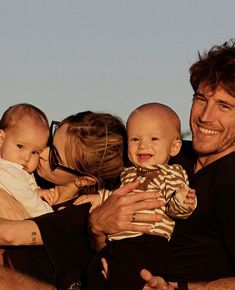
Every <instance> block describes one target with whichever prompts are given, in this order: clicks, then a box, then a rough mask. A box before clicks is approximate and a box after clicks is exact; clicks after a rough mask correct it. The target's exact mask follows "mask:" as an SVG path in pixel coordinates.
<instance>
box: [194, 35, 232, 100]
mask: <svg viewBox="0 0 235 290" xmlns="http://www.w3.org/2000/svg"><path fill="white" fill-rule="evenodd" d="M198 58H199V59H198V61H197V62H195V63H194V64H193V65H192V66H191V67H190V69H189V72H190V82H191V85H192V87H193V90H194V92H196V91H197V89H198V86H199V84H200V83H204V84H205V85H206V86H209V87H210V89H211V90H212V91H215V90H216V88H217V87H218V86H221V87H222V88H223V89H224V90H225V91H226V92H227V93H229V94H230V95H232V96H234V97H235V39H230V40H229V41H227V42H225V43H223V44H222V45H215V46H213V47H212V48H211V49H210V50H209V51H208V52H204V53H203V54H200V53H198Z"/></svg>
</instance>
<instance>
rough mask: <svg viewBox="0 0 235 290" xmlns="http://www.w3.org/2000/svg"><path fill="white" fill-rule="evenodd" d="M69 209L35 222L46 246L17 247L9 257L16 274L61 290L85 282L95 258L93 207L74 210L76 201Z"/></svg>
mask: <svg viewBox="0 0 235 290" xmlns="http://www.w3.org/2000/svg"><path fill="white" fill-rule="evenodd" d="M63 205H64V204H63ZM66 205H67V207H66V208H65V209H63V210H58V211H56V212H54V213H49V214H45V215H42V216H39V217H35V218H33V220H34V221H35V222H36V224H37V225H38V227H39V229H40V232H41V236H42V240H43V246H34V247H13V248H12V249H11V250H8V251H7V253H6V256H8V257H10V260H11V262H12V265H13V267H14V268H15V269H16V270H19V271H21V272H23V273H26V274H29V275H31V276H33V277H35V278H38V279H40V280H43V281H46V282H48V283H51V284H54V285H55V286H57V288H58V289H67V287H69V286H70V284H71V283H72V282H74V281H77V280H79V279H82V274H83V270H84V269H85V267H86V265H87V264H88V262H89V261H90V258H91V257H92V254H93V253H92V251H91V249H90V248H89V242H88V232H87V217H88V214H89V207H90V205H88V204H84V205H81V206H74V205H72V201H70V202H67V203H66ZM59 206H61V204H60V205H59ZM5 260H6V259H5Z"/></svg>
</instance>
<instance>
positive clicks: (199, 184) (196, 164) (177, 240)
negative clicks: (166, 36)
mask: <svg viewBox="0 0 235 290" xmlns="http://www.w3.org/2000/svg"><path fill="white" fill-rule="evenodd" d="M190 81H191V84H192V87H193V90H194V99H193V104H192V108H191V116H190V124H191V130H192V140H193V142H192V143H193V149H192V148H191V142H185V144H184V146H183V149H182V152H181V154H180V155H179V156H178V158H175V159H174V160H172V162H174V163H180V164H181V165H182V166H183V167H184V168H185V169H186V171H187V173H188V174H189V179H190V186H191V188H194V189H196V194H197V198H198V207H197V208H196V210H195V212H194V213H193V214H192V215H191V216H190V217H189V218H188V219H187V220H184V221H182V220H180V221H177V222H176V227H175V231H174V234H173V236H172V239H171V241H170V246H171V251H172V256H173V262H172V270H171V272H170V275H169V281H177V282H179V283H178V285H177V283H172V284H168V283H167V282H166V281H164V280H163V279H162V278H161V277H154V276H152V275H151V273H149V272H148V271H146V270H144V271H142V272H141V275H142V278H143V279H145V280H146V281H147V284H146V286H145V287H144V290H147V289H155V290H165V289H167V290H168V289H169V290H170V289H174V288H173V287H178V289H197V290H198V289H213V290H215V289H220V290H221V289H235V277H234V278H225V277H233V276H235V246H234V245H235V232H234V228H235V216H234V214H233V211H234V209H233V208H234V204H235V170H234V166H235V41H233V40H231V41H230V42H227V43H225V44H223V45H221V46H215V47H213V48H212V49H211V50H210V51H209V52H208V53H205V54H203V55H200V56H199V60H198V61H197V62H196V63H194V64H193V65H192V66H191V68H190ZM115 198H116V200H114V202H115V204H113V203H114V202H112V200H111V199H110V200H109V201H108V202H107V205H106V206H107V207H108V206H109V207H110V208H112V216H111V215H109V216H108V214H107V213H108V210H107V209H106V210H105V211H103V213H102V214H101V213H100V211H101V210H103V209H102V208H97V209H96V210H95V211H93V213H92V214H91V218H90V221H91V226H92V229H93V232H94V233H95V234H96V235H97V236H98V237H99V240H101V235H102V234H101V232H102V231H104V232H106V233H109V232H110V231H111V232H116V231H117V230H119V231H120V230H127V229H128V230H140V228H138V229H137V227H138V225H132V224H131V218H132V215H133V213H135V211H136V209H137V205H136V203H135V205H134V207H133V204H132V203H131V202H130V200H129V201H127V200H125V199H127V196H125V195H123V196H121V197H119V199H120V200H119V199H118V197H117V196H116V197H115ZM123 200H124V201H123ZM143 203H144V201H143V200H142V201H141V200H140V202H139V205H140V206H142V205H143ZM114 209H117V210H118V214H113V213H114V212H115V211H114ZM114 219H115V220H114ZM146 220H147V221H151V217H150V216H148V215H144V214H135V221H139V222H141V221H146ZM94 221H96V222H94ZM104 221H105V223H106V225H104ZM128 222H129V223H128ZM139 227H140V226H139ZM101 229H102V231H101ZM142 230H143V231H146V230H147V229H146V228H142ZM160 266H161V265H159V267H160ZM153 274H154V273H153ZM213 280H215V281H213ZM197 281H213V282H208V283H206V282H205V283H187V282H197ZM187 284H188V285H187ZM171 285H173V286H171Z"/></svg>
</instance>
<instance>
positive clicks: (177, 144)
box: [170, 139, 182, 157]
mask: <svg viewBox="0 0 235 290" xmlns="http://www.w3.org/2000/svg"><path fill="white" fill-rule="evenodd" d="M181 146H182V141H181V140H180V139H176V140H174V141H173V143H172V146H171V152H170V155H171V157H173V156H176V155H177V154H178V153H179V152H180V149H181Z"/></svg>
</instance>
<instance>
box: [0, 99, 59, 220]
mask: <svg viewBox="0 0 235 290" xmlns="http://www.w3.org/2000/svg"><path fill="white" fill-rule="evenodd" d="M48 137H49V125H48V120H47V117H46V115H45V114H44V113H43V112H42V111H41V110H40V109H38V108H37V107H35V106H33V105H31V104H24V103H23V104H17V105H14V106H11V107H10V108H8V109H7V110H6V111H5V112H4V113H3V115H2V118H1V120H0V187H1V188H3V189H4V190H5V191H7V192H8V193H9V194H10V195H11V196H12V197H14V198H15V199H16V200H17V201H18V202H19V203H21V204H22V205H23V207H24V208H25V209H26V211H27V213H28V214H29V216H31V217H34V216H39V215H42V214H45V213H48V212H52V211H53V210H52V208H51V206H50V205H49V204H48V202H49V203H50V204H52V203H53V199H54V191H53V189H52V190H43V189H40V188H39V187H38V186H37V184H36V181H35V178H34V174H33V172H34V171H35V170H36V168H37V166H38V162H39V155H40V153H41V152H42V151H43V150H44V149H45V148H46V147H47V142H48ZM43 199H45V200H47V201H48V202H46V201H44V200H43ZM3 211H4V210H3ZM3 211H1V210H0V212H3ZM5 212H6V211H5ZM3 217H5V218H7V216H3Z"/></svg>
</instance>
